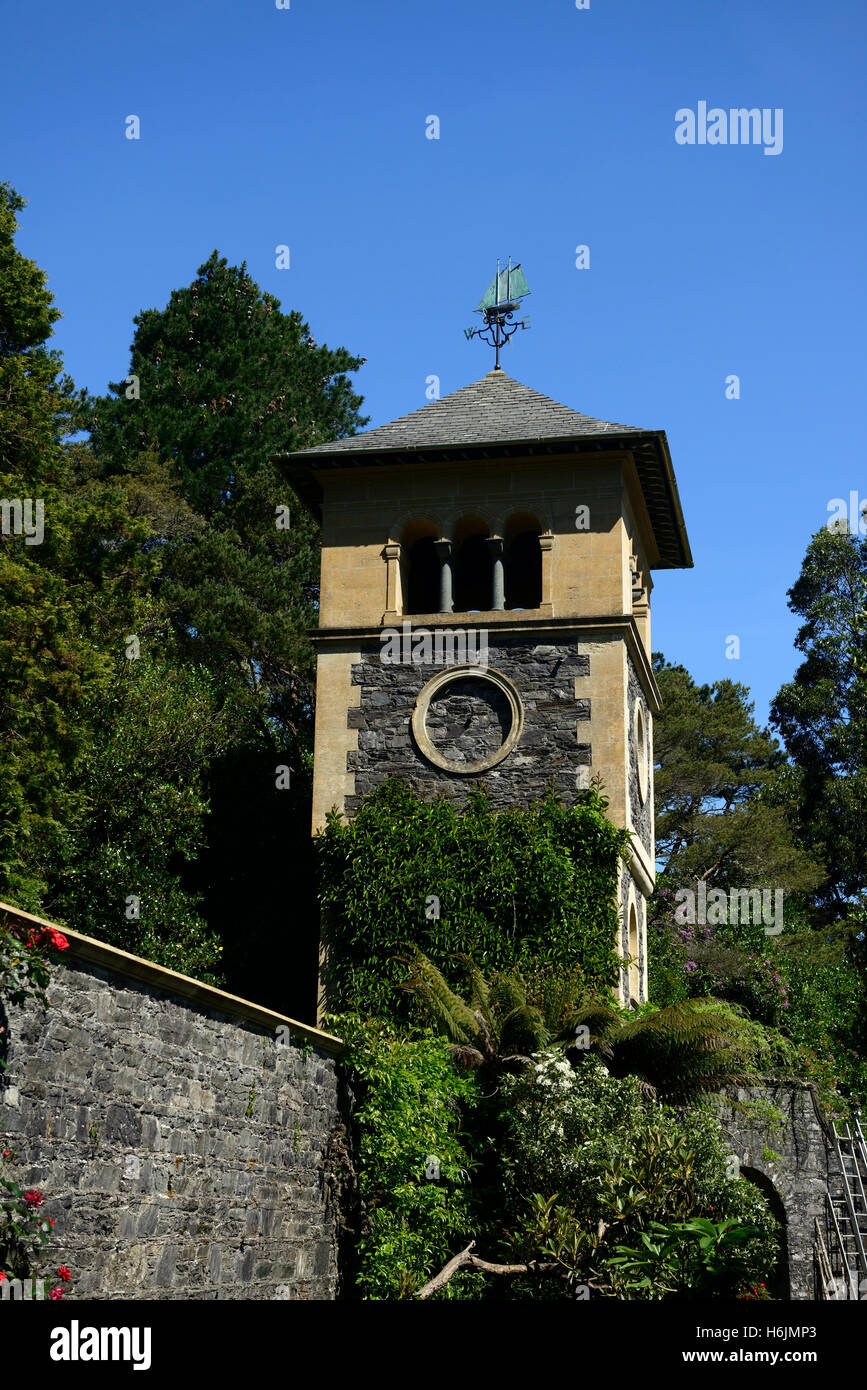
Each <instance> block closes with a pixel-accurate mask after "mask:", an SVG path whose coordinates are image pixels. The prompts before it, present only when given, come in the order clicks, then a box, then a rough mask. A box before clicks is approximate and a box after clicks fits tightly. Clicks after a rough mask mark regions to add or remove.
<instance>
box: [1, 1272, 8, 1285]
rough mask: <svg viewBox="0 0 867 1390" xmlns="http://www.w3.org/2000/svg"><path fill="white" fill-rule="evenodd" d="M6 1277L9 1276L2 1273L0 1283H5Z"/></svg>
mask: <svg viewBox="0 0 867 1390" xmlns="http://www.w3.org/2000/svg"><path fill="white" fill-rule="evenodd" d="M6 1277H7V1276H6V1275H5V1274H0V1284H2V1283H3V1280H4V1279H5V1278H6Z"/></svg>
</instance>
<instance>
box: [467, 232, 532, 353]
mask: <svg viewBox="0 0 867 1390" xmlns="http://www.w3.org/2000/svg"><path fill="white" fill-rule="evenodd" d="M529 293H530V286H529V285H528V284H527V281H526V279H525V278H524V272H523V270H522V269H521V263H520V261H519V262H518V264H517V265H512V257H511V256H510V257H509V264H508V266H507V267H506V269H505V270H501V269H500V262H499V261H497V273H496V275H495V276H494V278H493V280H492V281H491V283H490V285H489V286H488V288H487V290H486V292H485V295H484V298H483V299H482V300H481V302H480V303H479V304H478V305H477V307H476V308H475V310H474V311H473V312H474V313H476V314H481V315H482V316H483V317H484V320H485V322H484V326H483V327H481V328H465V329H464V337H466V338H475V337H476V336H478V337H479V338H481V340H482V342H483V343H488V344H489V346H490V347H492V348H496V350H497V360H496V362H495V364H494V365H495V368H496V369H497V370H499V366H500V348H501V347H505V345H506V343H507V342H508V341H509V339H510V338H511V337H512V335H513V334H515V333H517V331H518V329H519V328H529V327H530V320H529V319H527V318H522V319H518V320H515V321H514V322H513V319H514V315H515V314H516V313H517V312H518V310H519V309H520V307H521V300H522V299H524V298H525V297H526V295H528V294H529Z"/></svg>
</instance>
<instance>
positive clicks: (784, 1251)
mask: <svg viewBox="0 0 867 1390" xmlns="http://www.w3.org/2000/svg"><path fill="white" fill-rule="evenodd" d="M741 1177H742V1178H746V1179H747V1181H748V1182H751V1183H752V1184H753V1186H754V1187H757V1188H758V1189H759V1191H760V1192H761V1194H762V1196H763V1197H764V1198H765V1200H766V1201H767V1203H768V1206H769V1207H770V1209H771V1215H772V1216H774V1217H775V1218H776V1220H777V1221H779V1223H780V1236H779V1238H780V1247H779V1252H778V1254H777V1263H776V1266H775V1267H774V1269H773V1271H772V1272H771V1276H770V1278H771V1282H770V1284H769V1285H768V1293H769V1294H770V1295H771V1297H772V1298H777V1299H784V1300H788V1299H790V1298H791V1296H792V1290H791V1284H790V1280H789V1234H788V1232H789V1223H788V1217H787V1215H786V1207H785V1203H784V1202H783V1199H782V1197H781V1196H780V1194H779V1192H778V1191H777V1189H776V1188H775V1187H774V1184H773V1183H772V1182H771V1179H770V1178H769V1177H768V1175H767V1173H763V1172H762V1170H761V1169H760V1168H747V1167H744V1166H743V1165H741Z"/></svg>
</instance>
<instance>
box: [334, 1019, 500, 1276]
mask: <svg viewBox="0 0 867 1390" xmlns="http://www.w3.org/2000/svg"><path fill="white" fill-rule="evenodd" d="M328 1022H329V1025H330V1026H333V1027H335V1028H336V1029H337V1030H338V1031H339V1032H340V1034H341V1036H342V1037H343V1038H344V1040H345V1041H346V1043H347V1045H348V1056H347V1061H348V1063H349V1064H350V1065H351V1067H352V1068H353V1071H354V1072H355V1074H356V1076H357V1078H358V1092H359V1094H358V1106H357V1109H356V1111H355V1114H354V1125H355V1131H356V1136H357V1142H356V1146H355V1154H356V1163H357V1167H358V1184H359V1192H360V1197H361V1203H362V1228H361V1232H360V1235H359V1238H358V1244H357V1258H358V1264H359V1267H358V1273H357V1281H356V1282H357V1288H358V1290H359V1291H360V1292H361V1294H362V1296H363V1297H364V1298H372V1299H391V1298H409V1297H412V1295H413V1293H414V1292H415V1291H416V1290H417V1289H419V1288H420V1287H421V1286H422V1285H423V1284H424V1283H425V1282H426V1281H427V1280H428V1279H429V1278H430V1277H431V1276H432V1275H433V1274H435V1273H436V1272H437V1271H438V1270H439V1269H440V1268H441V1266H442V1265H443V1264H445V1263H446V1261H447V1260H448V1259H449V1257H450V1255H451V1254H452V1253H453V1250H454V1248H455V1243H456V1242H460V1241H465V1240H466V1239H467V1238H468V1237H469V1235H470V1231H471V1224H470V1202H469V1183H470V1175H471V1173H472V1171H473V1169H474V1168H475V1166H476V1162H477V1160H476V1158H475V1156H474V1154H473V1146H472V1143H471V1141H470V1138H469V1136H468V1134H467V1132H466V1129H465V1117H466V1116H467V1115H468V1114H470V1113H471V1112H472V1110H473V1109H474V1107H475V1106H476V1104H477V1102H478V1086H477V1082H476V1078H475V1077H474V1075H473V1074H472V1073H459V1072H457V1071H456V1070H455V1069H454V1067H453V1066H452V1064H451V1061H450V1059H449V1055H448V1053H447V1052H446V1050H445V1048H444V1047H443V1045H442V1042H441V1041H440V1040H439V1039H437V1038H433V1037H431V1036H429V1035H428V1036H424V1035H423V1036H421V1037H417V1038H414V1039H412V1040H407V1039H405V1038H402V1037H401V1036H400V1035H399V1034H398V1033H397V1032H396V1031H395V1030H394V1029H393V1028H391V1027H389V1026H388V1025H387V1024H385V1023H380V1022H373V1021H369V1020H368V1021H361V1020H359V1019H357V1018H350V1017H342V1018H329V1020H328ZM431 1157H433V1158H436V1159H438V1160H439V1171H440V1176H439V1178H438V1179H437V1180H435V1181H428V1180H427V1179H426V1178H425V1166H426V1163H427V1161H428V1159H429V1158H431ZM478 1282H479V1281H478V1279H474V1277H473V1276H472V1275H462V1276H461V1277H460V1278H459V1279H458V1280H455V1281H454V1283H453V1284H452V1285H449V1286H448V1288H447V1289H446V1290H445V1291H444V1292H443V1294H442V1295H441V1296H442V1297H449V1298H456V1297H461V1296H467V1295H468V1293H470V1292H471V1290H472V1288H473V1285H474V1284H478Z"/></svg>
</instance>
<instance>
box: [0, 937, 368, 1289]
mask: <svg viewBox="0 0 867 1390" xmlns="http://www.w3.org/2000/svg"><path fill="white" fill-rule="evenodd" d="M19 915H20V914H19ZM67 936H68V939H69V941H70V951H69V954H68V955H67V956H64V959H63V963H62V964H60V965H59V966H58V967H56V970H55V973H54V977H53V979H52V982H51V988H50V999H51V1005H50V1007H49V1008H48V1009H47V1010H43V1009H41V1008H40V1007H39V1006H38V1005H31V1004H28V1005H27V1006H25V1007H9V1008H8V1011H7V1016H5V1017H0V1024H5V1025H6V1029H7V1031H6V1034H5V1035H4V1037H5V1054H6V1061H7V1063H8V1069H7V1070H6V1071H5V1072H3V1071H0V1137H2V1147H3V1148H9V1149H12V1150H13V1151H14V1153H15V1154H16V1164H15V1168H14V1171H13V1176H14V1177H15V1178H16V1181H18V1182H19V1183H21V1185H23V1186H27V1187H29V1186H33V1187H38V1188H39V1189H40V1190H42V1191H43V1192H44V1194H45V1197H46V1201H45V1205H44V1207H43V1211H44V1213H45V1214H46V1215H48V1216H50V1217H53V1218H54V1219H55V1226H54V1231H53V1241H52V1251H51V1258H52V1262H53V1263H54V1264H55V1267H56V1264H57V1263H60V1262H61V1261H62V1262H64V1263H65V1264H67V1265H68V1266H69V1267H70V1268H71V1270H72V1273H73V1280H74V1282H73V1285H72V1294H71V1297H73V1298H76V1297H78V1298H97V1299H132V1298H144V1299H274V1298H288V1299H333V1298H334V1297H335V1296H336V1290H337V1272H338V1271H337V1250H336V1236H335V1213H334V1211H333V1210H332V1209H331V1207H330V1205H329V1203H328V1201H327V1192H328V1188H329V1184H328V1155H329V1144H330V1142H331V1136H332V1134H333V1133H334V1132H335V1129H336V1127H337V1126H338V1125H339V1124H340V1123H341V1121H342V1114H341V1098H340V1095H339V1091H340V1082H339V1077H338V1073H337V1057H338V1056H339V1053H340V1051H341V1050H342V1049H341V1044H340V1043H339V1040H337V1039H335V1038H331V1037H329V1036H328V1035H327V1034H324V1033H320V1032H318V1030H316V1029H312V1028H309V1027H305V1026H304V1025H301V1024H296V1023H293V1022H292V1020H290V1019H287V1018H284V1017H282V1016H280V1015H277V1014H273V1013H271V1012H270V1011H268V1010H266V1009H260V1008H258V1007H257V1006H256V1005H253V1004H249V1003H246V1002H245V1001H241V1000H237V999H234V998H233V996H231V995H227V994H224V993H223V992H222V991H220V990H216V989H211V988H209V987H207V986H203V985H200V984H197V983H196V982H194V981H191V980H187V979H186V978H185V977H184V976H180V975H176V974H175V973H174V972H172V971H168V970H162V969H160V967H158V966H154V965H150V964H149V963H148V962H145V961H140V960H138V959H137V958H136V957H132V956H128V955H126V953H124V952H122V951H116V950H114V949H113V948H111V947H109V946H105V945H103V944H101V943H98V942H92V941H89V940H88V938H86V937H80V936H78V935H77V934H75V933H72V932H68V933H67ZM280 1028H282V1029H284V1030H286V1029H288V1041H287V1033H286V1031H283V1032H282V1033H278V1031H277V1030H278V1029H280Z"/></svg>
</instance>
